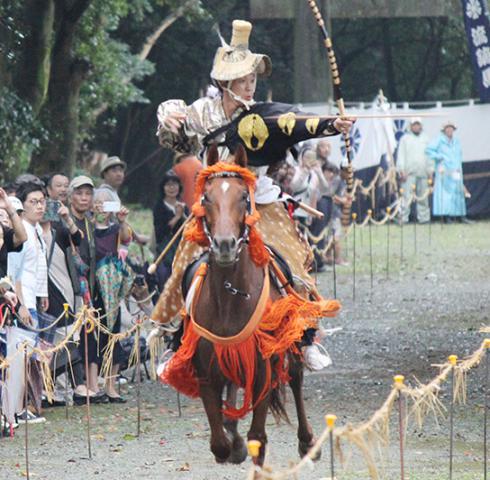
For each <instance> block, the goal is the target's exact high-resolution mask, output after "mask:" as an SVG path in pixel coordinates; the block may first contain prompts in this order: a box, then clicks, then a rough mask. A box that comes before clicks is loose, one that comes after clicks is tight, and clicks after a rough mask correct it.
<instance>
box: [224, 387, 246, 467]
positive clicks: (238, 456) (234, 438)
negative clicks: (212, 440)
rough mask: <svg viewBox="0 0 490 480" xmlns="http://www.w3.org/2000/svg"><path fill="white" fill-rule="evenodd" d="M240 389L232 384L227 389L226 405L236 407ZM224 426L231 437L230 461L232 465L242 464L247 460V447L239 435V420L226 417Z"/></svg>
mask: <svg viewBox="0 0 490 480" xmlns="http://www.w3.org/2000/svg"><path fill="white" fill-rule="evenodd" d="M237 393H238V387H237V386H236V385H234V384H232V383H230V384H228V386H227V388H226V403H227V404H228V405H230V406H232V407H236V401H237ZM223 423H224V426H225V429H226V431H227V432H228V433H229V434H230V435H231V442H232V444H231V455H230V457H229V458H228V461H229V462H231V463H242V462H243V461H244V460H245V459H246V458H247V447H246V446H245V442H244V441H243V438H242V437H241V436H240V434H239V433H238V428H237V426H238V420H233V419H231V418H228V417H227V416H226V415H225V419H224V422H223Z"/></svg>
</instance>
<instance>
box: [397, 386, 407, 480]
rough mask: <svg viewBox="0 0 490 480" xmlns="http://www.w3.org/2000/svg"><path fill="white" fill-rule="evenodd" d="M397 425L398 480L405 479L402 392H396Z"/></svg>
mask: <svg viewBox="0 0 490 480" xmlns="http://www.w3.org/2000/svg"><path fill="white" fill-rule="evenodd" d="M398 425H399V429H400V478H401V480H404V479H405V460H404V452H403V451H404V445H403V436H404V434H405V433H404V425H403V395H402V392H398Z"/></svg>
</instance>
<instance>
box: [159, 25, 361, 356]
mask: <svg viewBox="0 0 490 480" xmlns="http://www.w3.org/2000/svg"><path fill="white" fill-rule="evenodd" d="M251 30H252V24H251V23H249V22H246V21H243V20H234V21H233V33H232V38H231V42H230V44H229V45H228V44H226V43H225V41H224V40H223V39H221V42H222V46H221V47H219V48H218V50H217V52H216V55H215V58H214V63H213V68H212V71H211V78H212V80H213V83H214V85H215V86H216V87H217V88H215V89H214V90H215V92H214V95H208V96H207V97H204V98H200V99H198V100H196V101H195V102H194V103H192V104H191V105H190V106H187V105H186V104H185V102H184V101H182V100H168V101H166V102H163V103H162V104H160V106H159V108H158V114H157V116H158V122H159V124H158V132H157V135H158V137H159V140H160V144H161V145H162V146H164V147H167V148H170V149H173V150H175V151H178V152H190V153H194V154H196V155H197V154H200V155H201V158H203V159H205V155H204V153H205V150H206V147H207V145H208V143H207V140H208V139H209V137H212V140H213V143H217V144H218V145H221V146H220V150H219V151H220V158H221V160H223V161H226V159H227V158H228V157H229V156H230V150H229V148H228V147H229V144H227V145H224V143H226V142H225V140H226V138H227V137H226V133H227V128H226V126H227V125H228V124H230V128H232V125H233V121H234V120H235V119H238V117H240V118H242V117H241V116H243V115H244V114H246V112H247V111H248V110H249V109H251V108H252V109H253V108H254V107H255V106H257V105H258V104H256V103H255V101H254V95H255V89H256V85H257V78H258V77H266V76H269V75H270V73H271V70H272V64H271V60H270V58H269V57H268V56H267V55H263V54H257V53H252V52H251V51H250V49H249V46H248V41H249V37H250V32H251ZM268 105H279V106H281V108H279V111H281V110H284V107H286V109H285V110H284V111H286V112H287V111H295V112H297V111H296V110H294V107H293V106H292V105H290V106H288V105H284V104H268ZM295 122H296V126H297V127H298V129H297V130H299V127H300V126H301V128H302V130H301V133H299V134H297V135H291V132H288V135H286V136H284V138H286V137H288V138H289V145H288V146H292V144H293V143H295V142H299V141H301V140H304V139H306V138H311V137H316V136H328V135H337V134H339V133H340V132H341V131H342V132H344V131H345V132H348V130H349V129H350V127H351V125H352V122H351V121H349V120H342V119H340V118H337V119H333V120H332V119H330V120H327V121H322V122H319V121H316V123H315V125H316V126H318V125H320V126H321V128H320V127H319V128H318V129H316V127H315V130H314V133H313V132H312V131H311V128H305V120H303V121H301V120H300V119H297V120H295ZM235 123H236V122H235ZM274 123H275V124H279V120H274ZM275 127H276V130H277V125H275ZM234 128H235V132H236V125H235V126H234ZM281 128H282V129H283V131H284V128H285V127H281ZM292 128H294V124H293V127H292ZM317 130H318V133H316V131H317ZM308 131H309V132H310V133H308ZM294 133H295V134H296V132H294ZM305 133H306V135H307V136H305ZM235 137H236V135H235ZM271 138H272V136H271V137H269V139H268V143H269V144H268V147H271V142H272V140H271ZM284 138H283V139H282V140H281V141H283V142H284V141H285V140H284ZM291 139H293V141H291ZM238 140H239V141H241V142H242V143H244V144H245V145H246V140H245V139H238ZM263 140H264V142H265V138H264V139H263ZM276 146H277V145H276V144H272V148H269V149H268V150H267V149H265V148H264V149H263V153H261V152H255V151H254V152H253V154H254V155H257V154H258V155H263V156H265V155H268V154H270V152H271V150H273V151H274V152H275V153H277V150H278V149H277V148H276V149H275V150H274V148H275V147H276ZM279 150H280V148H279ZM284 152H285V150H284ZM250 153H251V152H250V151H249V154H250ZM282 160H283V159H282V158H278V157H276V158H274V159H273V160H272V162H271V161H270V159H269V160H268V161H265V160H264V161H263V162H261V161H260V159H259V161H258V162H256V163H253V164H254V165H260V166H258V167H250V163H251V162H250V156H249V168H251V169H253V170H254V171H255V173H256V174H257V176H258V182H257V191H256V195H255V199H256V203H257V206H258V209H259V212H260V213H261V220H260V221H259V223H258V225H257V227H258V229H259V231H260V233H261V234H262V237H263V238H264V240H265V242H266V243H268V244H269V245H271V246H272V247H274V248H275V249H276V250H277V251H278V252H279V253H280V254H281V255H283V256H284V257H285V258H286V259H287V261H288V263H289V265H290V267H291V269H292V271H293V274H294V275H297V276H298V277H300V278H301V279H303V280H304V281H305V282H306V283H307V284H308V285H310V286H311V288H312V289H315V287H314V284H313V281H312V279H311V278H310V277H309V275H308V273H307V269H308V266H309V264H310V263H311V260H312V258H313V255H312V251H311V248H310V247H309V245H308V244H307V242H306V241H304V240H302V239H300V237H299V236H298V233H297V232H296V230H295V227H294V224H293V222H292V221H291V220H290V218H289V217H288V214H287V211H286V209H285V208H284V207H283V205H281V204H280V203H278V202H277V200H278V198H279V196H280V189H279V187H277V186H275V185H274V184H273V181H272V179H271V178H269V177H267V176H266V172H267V169H268V165H269V164H270V163H273V162H274V161H282ZM277 225H281V236H280V238H278V236H277ZM201 252H202V249H201V248H200V247H197V246H196V245H195V244H193V243H190V242H181V244H180V245H179V248H178V250H177V253H176V257H175V261H174V265H173V271H172V276H171V277H170V279H169V280H168V281H167V283H166V285H165V289H164V291H163V292H162V295H161V296H160V299H159V301H158V304H157V305H156V307H155V309H154V311H153V314H152V318H153V319H154V320H155V321H157V322H159V323H161V324H164V325H166V328H167V327H168V328H167V329H168V330H172V329H173V330H175V328H176V326H177V325H176V324H175V323H177V324H178V323H180V317H179V311H180V309H181V307H182V295H181V289H180V285H181V278H182V275H183V272H184V270H185V267H186V266H187V265H188V264H189V263H190V261H191V260H192V259H193V258H195V257H196V256H198V255H200V253H201ZM175 318H177V319H178V320H174V321H173V319H175ZM320 363H321V362H320Z"/></svg>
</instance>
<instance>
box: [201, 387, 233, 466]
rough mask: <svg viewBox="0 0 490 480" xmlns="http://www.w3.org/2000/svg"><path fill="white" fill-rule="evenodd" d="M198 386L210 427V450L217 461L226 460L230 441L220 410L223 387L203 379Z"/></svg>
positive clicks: (229, 450) (228, 454)
mask: <svg viewBox="0 0 490 480" xmlns="http://www.w3.org/2000/svg"><path fill="white" fill-rule="evenodd" d="M199 388H200V395H201V399H202V403H203V404H204V409H205V410H206V415H207V417H208V421H209V426H210V428H211V440H210V444H211V451H212V452H213V454H214V458H215V460H216V461H217V462H218V463H224V462H227V461H228V457H229V456H230V453H231V442H230V440H229V439H228V437H227V436H226V433H225V430H224V428H223V414H222V412H221V408H222V400H221V395H222V392H223V387H222V386H221V388H217V385H213V384H211V383H209V382H207V381H205V382H201V383H200V384H199Z"/></svg>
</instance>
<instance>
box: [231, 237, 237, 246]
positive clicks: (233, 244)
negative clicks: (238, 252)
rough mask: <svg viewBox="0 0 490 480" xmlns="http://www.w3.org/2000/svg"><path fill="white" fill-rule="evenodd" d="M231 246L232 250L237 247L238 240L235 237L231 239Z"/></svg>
mask: <svg viewBox="0 0 490 480" xmlns="http://www.w3.org/2000/svg"><path fill="white" fill-rule="evenodd" d="M230 245H231V248H235V247H236V238H235V237H232V238H231V240H230Z"/></svg>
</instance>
